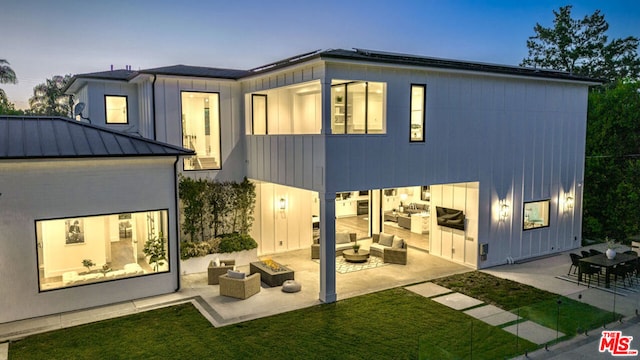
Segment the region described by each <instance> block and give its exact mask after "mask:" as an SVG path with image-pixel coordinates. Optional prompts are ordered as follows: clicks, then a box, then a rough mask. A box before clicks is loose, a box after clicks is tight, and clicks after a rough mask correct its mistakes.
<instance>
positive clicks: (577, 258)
mask: <svg viewBox="0 0 640 360" xmlns="http://www.w3.org/2000/svg"><path fill="white" fill-rule="evenodd" d="M569 256H570V257H571V263H572V264H573V265H575V266H578V265H580V259H581V258H582V256H580V255H578V254H574V253H571V254H569Z"/></svg>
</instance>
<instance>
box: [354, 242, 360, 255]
mask: <svg viewBox="0 0 640 360" xmlns="http://www.w3.org/2000/svg"><path fill="white" fill-rule="evenodd" d="M358 250H360V244H358V240H356V242H354V243H353V252H354V253H356V254H357V253H358Z"/></svg>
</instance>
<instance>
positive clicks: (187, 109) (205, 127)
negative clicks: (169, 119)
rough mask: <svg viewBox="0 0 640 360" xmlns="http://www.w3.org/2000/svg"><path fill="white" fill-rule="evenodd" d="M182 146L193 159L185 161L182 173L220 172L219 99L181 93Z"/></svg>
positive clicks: (212, 94)
mask: <svg viewBox="0 0 640 360" xmlns="http://www.w3.org/2000/svg"><path fill="white" fill-rule="evenodd" d="M182 146H184V147H186V148H189V149H191V150H194V151H195V152H196V155H194V156H191V157H189V158H186V159H185V160H184V169H185V170H212V169H220V165H221V159H220V95H219V94H218V93H204V92H187V91H183V92H182Z"/></svg>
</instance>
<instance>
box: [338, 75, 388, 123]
mask: <svg viewBox="0 0 640 360" xmlns="http://www.w3.org/2000/svg"><path fill="white" fill-rule="evenodd" d="M385 106H386V104H385V84H384V83H378V82H364V81H351V82H340V81H334V85H332V86H331V119H332V121H331V132H332V133H333V134H384V133H385V132H386V128H385V126H386V120H385Z"/></svg>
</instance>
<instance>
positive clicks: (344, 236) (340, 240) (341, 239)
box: [336, 232, 351, 244]
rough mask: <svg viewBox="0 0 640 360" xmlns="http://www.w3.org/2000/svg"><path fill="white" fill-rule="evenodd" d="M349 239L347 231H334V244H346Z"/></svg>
mask: <svg viewBox="0 0 640 360" xmlns="http://www.w3.org/2000/svg"><path fill="white" fill-rule="evenodd" d="M350 241H351V238H350V237H349V233H346V232H340V233H336V244H348V243H349V242H350Z"/></svg>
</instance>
